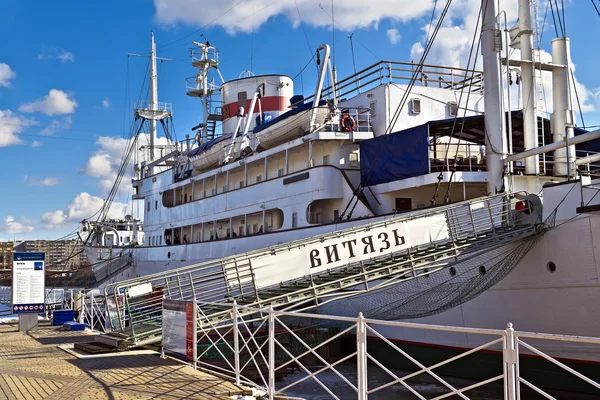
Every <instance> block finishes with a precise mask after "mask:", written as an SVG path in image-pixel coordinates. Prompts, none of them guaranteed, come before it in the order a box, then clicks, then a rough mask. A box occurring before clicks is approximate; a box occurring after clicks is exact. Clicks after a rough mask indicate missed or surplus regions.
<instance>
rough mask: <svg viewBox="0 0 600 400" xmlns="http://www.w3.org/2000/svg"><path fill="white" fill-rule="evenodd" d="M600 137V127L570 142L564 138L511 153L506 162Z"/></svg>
mask: <svg viewBox="0 0 600 400" xmlns="http://www.w3.org/2000/svg"><path fill="white" fill-rule="evenodd" d="M598 138H600V129H599V130H596V131H591V132H588V133H584V134H583V135H578V136H575V137H573V138H571V139H569V141H568V143H567V141H564V140H562V141H560V142H554V143H551V144H547V145H545V146H541V147H538V148H537V149H533V150H529V151H524V152H522V153H517V154H513V155H510V156H508V157H506V158H505V159H504V162H505V163H508V162H511V161H517V160H522V159H523V158H526V157H529V156H531V155H534V154H541V153H547V152H550V151H553V150H556V149H559V148H561V147H565V146H567V145H569V146H573V145H576V144H579V143H585V142H589V141H590V140H594V139H598Z"/></svg>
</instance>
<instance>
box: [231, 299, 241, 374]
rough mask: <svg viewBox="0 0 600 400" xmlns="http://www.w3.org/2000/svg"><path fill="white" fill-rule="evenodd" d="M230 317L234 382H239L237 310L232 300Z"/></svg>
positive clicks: (235, 303)
mask: <svg viewBox="0 0 600 400" xmlns="http://www.w3.org/2000/svg"><path fill="white" fill-rule="evenodd" d="M231 319H232V320H233V352H234V356H233V357H234V366H235V384H236V385H239V384H240V338H239V337H238V336H239V328H238V312H237V302H236V301H235V300H234V301H233V306H232V308H231Z"/></svg>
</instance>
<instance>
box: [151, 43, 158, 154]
mask: <svg viewBox="0 0 600 400" xmlns="http://www.w3.org/2000/svg"><path fill="white" fill-rule="evenodd" d="M150 110H152V111H157V110H158V79H157V75H156V44H155V43H154V31H152V39H151V41H150ZM155 138H156V120H154V119H151V120H150V154H149V156H150V160H149V161H150V162H152V161H154V141H155Z"/></svg>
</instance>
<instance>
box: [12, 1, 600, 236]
mask: <svg viewBox="0 0 600 400" xmlns="http://www.w3.org/2000/svg"><path fill="white" fill-rule="evenodd" d="M214 3H218V4H214ZM367 3H368V4H367ZM444 3H445V1H440V2H439V4H438V5H437V6H436V10H437V12H436V14H437V15H439V11H440V10H441V9H442V7H443V4H444ZM454 3H455V4H453V6H452V7H451V11H450V14H449V19H447V20H446V25H445V29H446V31H442V32H441V33H440V38H439V41H440V43H439V45H437V46H436V47H435V48H434V49H433V51H432V53H431V56H430V59H429V60H428V61H430V62H449V63H461V62H463V63H464V62H465V61H466V54H467V52H468V46H465V43H470V38H471V34H472V33H471V31H470V28H471V27H472V26H474V24H475V18H474V16H475V15H476V13H477V10H478V7H479V2H478V1H476V0H462V1H454ZM502 3H506V4H505V7H506V9H507V12H508V14H509V18H510V19H514V17H515V15H516V12H515V10H516V5H515V4H512V3H516V2H514V1H513V2H508V1H505V0H503V1H502ZM509 3H510V4H509ZM433 5H434V1H433V0H429V1H419V2H415V1H414V0H412V1H409V0H396V1H390V0H372V1H370V2H364V1H359V0H345V1H342V0H336V1H334V17H335V20H336V29H335V31H334V35H335V49H334V50H335V63H336V66H337V69H338V76H339V77H340V78H343V77H345V76H347V75H349V74H351V73H352V71H353V67H352V54H351V49H350V40H349V39H348V36H350V34H351V33H353V38H354V52H355V60H356V64H357V68H358V69H360V68H363V67H366V66H368V65H370V64H372V63H375V62H377V61H379V58H381V59H393V60H399V61H410V60H411V59H414V60H415V61H417V59H418V54H417V53H416V48H417V47H415V44H416V43H423V40H424V32H425V31H424V30H423V28H424V27H425V26H426V25H427V24H428V23H429V22H430V19H431V13H432V9H433ZM545 6H546V3H545V2H542V4H541V6H540V9H541V11H540V12H541V14H542V18H543V15H544V11H545V9H546V8H545ZM157 10H158V11H157ZM565 18H566V28H567V35H568V36H569V37H571V40H572V58H573V61H574V63H575V65H576V77H577V80H578V81H579V83H580V84H581V87H580V91H581V93H580V96H581V97H584V102H585V110H586V113H585V118H586V124H587V125H600V114H599V113H598V111H597V110H598V105H597V104H596V99H597V93H598V92H597V90H598V88H600V77H599V76H598V73H597V67H596V66H597V65H598V64H599V62H600V55H599V54H598V52H596V51H593V50H594V49H595V48H596V44H595V42H596V38H598V37H600V36H599V34H600V17H599V16H598V15H597V14H595V10H594V9H593V7H592V4H591V3H590V2H578V3H577V4H575V2H566V17H565ZM551 23H552V19H551V17H550V16H548V18H547V22H546V29H545V32H544V36H543V47H544V49H546V50H548V51H549V49H550V45H549V42H550V40H551V39H552V38H553V37H554V26H553V25H552V24H551ZM471 29H472V28H471ZM151 30H154V31H155V35H156V41H157V46H158V49H159V56H162V57H168V58H171V59H172V60H173V61H165V62H162V63H159V96H160V100H161V101H166V102H171V103H173V108H174V121H175V124H176V131H177V133H178V135H179V139H182V138H183V136H184V134H185V133H186V132H189V128H190V127H192V126H194V125H196V124H197V123H198V121H199V117H200V111H199V103H198V101H197V100H195V99H193V98H190V97H187V96H186V95H185V86H184V79H185V78H186V77H190V76H193V75H194V73H195V70H194V69H193V68H192V67H191V65H190V63H189V58H188V55H189V53H188V51H189V48H191V40H202V38H201V37H200V34H204V35H205V36H206V37H207V38H208V39H209V40H210V41H211V43H212V44H213V45H216V46H217V47H218V48H219V50H220V57H221V72H222V73H223V76H224V77H225V79H233V78H235V77H237V76H238V75H239V74H240V72H242V71H243V70H245V69H252V71H253V72H254V73H256V74H264V73H282V74H286V75H289V76H292V77H294V76H296V75H297V74H298V72H299V71H300V69H301V68H302V67H303V66H305V65H306V64H307V62H308V61H309V59H310V58H311V56H312V53H311V51H314V50H315V48H316V47H317V46H318V45H319V44H321V43H328V44H331V43H332V41H333V37H332V36H333V35H332V31H331V1H330V0H322V1H319V0H278V1H272V0H244V1H236V0H227V1H220V2H212V1H191V0H155V1H150V0H132V1H127V2H122V1H113V0H107V1H103V2H83V1H61V2H35V3H33V2H27V1H15V0H8V1H4V2H3V6H2V24H1V25H0V34H2V37H3V38H4V40H3V41H1V42H0V162H1V163H2V165H3V166H4V168H5V173H4V174H2V176H3V186H2V187H3V189H4V190H2V196H1V197H0V239H19V238H46V239H52V238H57V237H60V236H62V235H64V234H66V233H68V232H71V231H72V230H74V229H75V228H77V222H78V221H79V220H81V219H83V218H85V217H87V216H89V214H92V213H93V212H95V211H96V209H97V208H98V207H99V206H100V204H101V202H102V200H101V199H102V198H104V197H105V196H106V194H107V189H108V188H109V183H110V181H112V179H113V178H114V169H115V168H114V166H115V163H116V162H117V160H118V157H119V156H120V154H119V150H120V146H122V140H120V139H119V138H122V137H123V136H124V135H125V134H126V133H127V132H128V131H129V127H130V120H131V117H130V116H131V109H132V107H131V106H132V104H133V102H134V101H135V100H137V99H138V96H139V93H140V89H141V86H142V81H143V78H144V75H145V71H146V67H147V59H144V58H139V57H127V53H140V54H146V53H147V52H148V50H149V40H150V31H151ZM463 66H464V65H463ZM314 72H315V70H314V68H312V67H311V68H307V69H306V70H305V72H304V74H303V76H302V78H303V79H302V81H303V84H304V88H305V89H306V92H310V91H312V90H313V86H314V80H315V73H314ZM302 81H301V80H300V78H298V79H297V80H296V82H295V85H296V92H297V93H300V92H301V91H302V90H301V89H302V84H301V83H302ZM145 96H146V89H144V90H143V91H142V98H145ZM116 200H117V201H120V202H122V203H128V199H127V196H126V195H124V194H123V195H121V196H119V197H118V198H117V199H116Z"/></svg>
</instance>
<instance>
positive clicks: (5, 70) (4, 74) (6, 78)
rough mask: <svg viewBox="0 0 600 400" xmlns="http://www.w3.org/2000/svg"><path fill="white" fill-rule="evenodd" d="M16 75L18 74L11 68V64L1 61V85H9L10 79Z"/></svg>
mask: <svg viewBox="0 0 600 400" xmlns="http://www.w3.org/2000/svg"><path fill="white" fill-rule="evenodd" d="M16 77H17V74H16V73H15V71H13V70H12V69H11V68H10V65H8V64H4V63H1V62H0V87H2V86H4V87H9V86H10V80H11V79H14V78H16Z"/></svg>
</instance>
